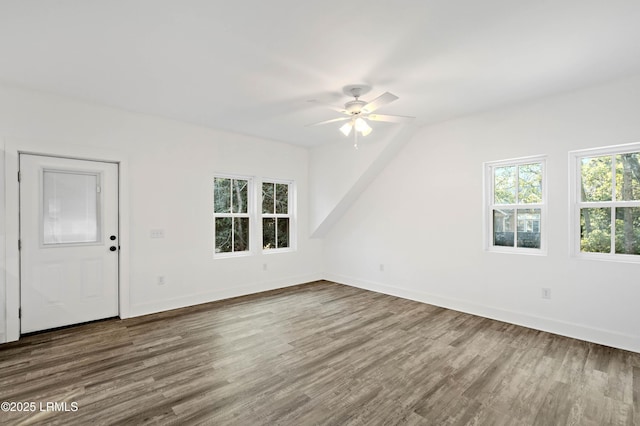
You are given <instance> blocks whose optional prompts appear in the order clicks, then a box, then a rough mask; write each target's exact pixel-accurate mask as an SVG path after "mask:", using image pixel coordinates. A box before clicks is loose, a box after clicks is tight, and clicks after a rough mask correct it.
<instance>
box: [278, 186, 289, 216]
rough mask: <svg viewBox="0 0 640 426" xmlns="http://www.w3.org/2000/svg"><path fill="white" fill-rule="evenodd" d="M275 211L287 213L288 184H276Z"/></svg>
mask: <svg viewBox="0 0 640 426" xmlns="http://www.w3.org/2000/svg"><path fill="white" fill-rule="evenodd" d="M276 213H279V214H287V213H289V185H287V184H284V183H278V184H276Z"/></svg>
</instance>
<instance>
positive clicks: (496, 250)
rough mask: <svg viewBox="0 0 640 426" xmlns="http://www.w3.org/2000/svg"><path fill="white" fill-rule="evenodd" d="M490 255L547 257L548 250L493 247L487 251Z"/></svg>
mask: <svg viewBox="0 0 640 426" xmlns="http://www.w3.org/2000/svg"><path fill="white" fill-rule="evenodd" d="M485 251H487V252H489V253H502V254H524V255H526V256H546V255H547V250H545V249H534V248H511V247H496V246H491V247H488V248H486V249H485Z"/></svg>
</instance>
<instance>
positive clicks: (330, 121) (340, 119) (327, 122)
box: [305, 117, 351, 127]
mask: <svg viewBox="0 0 640 426" xmlns="http://www.w3.org/2000/svg"><path fill="white" fill-rule="evenodd" d="M345 120H351V117H340V118H334V119H332V120H325V121H320V122H319V123H313V124H307V125H306V126H305V127H313V126H320V125H322V124H329V123H337V122H338V121H345Z"/></svg>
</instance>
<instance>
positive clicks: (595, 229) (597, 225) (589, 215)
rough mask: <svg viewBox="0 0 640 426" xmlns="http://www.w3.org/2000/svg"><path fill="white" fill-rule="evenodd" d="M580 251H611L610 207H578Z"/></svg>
mask: <svg viewBox="0 0 640 426" xmlns="http://www.w3.org/2000/svg"><path fill="white" fill-rule="evenodd" d="M580 251H583V252H590V253H610V252H611V209H610V208H586V209H580Z"/></svg>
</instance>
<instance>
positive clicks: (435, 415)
mask: <svg viewBox="0 0 640 426" xmlns="http://www.w3.org/2000/svg"><path fill="white" fill-rule="evenodd" d="M0 400H3V401H14V402H17V401H22V402H25V401H33V402H37V403H40V402H47V401H49V402H58V403H62V402H67V403H69V404H70V403H71V402H75V403H77V404H78V410H77V411H73V412H69V411H67V412H59V411H46V410H36V411H34V412H1V413H0V424H9V425H12V424H16V425H17V424H61V425H76V424H77V425H86V424H104V425H110V424H136V425H137V424H157V425H165V424H166V425H169V424H176V425H192V424H193V425H200V424H216V425H248V424H251V425H296V426H297V425H341V426H343V425H367V426H369V425H441V424H442V425H492V426H493V425H509V426H513V425H534V424H543V425H554V426H555V425H565V424H566V425H598V426H600V425H609V424H611V425H636V426H640V354H637V353H632V352H627V351H622V350H618V349H613V348H609V347H605V346H601V345H596V344H593V343H587V342H582V341H578V340H574V339H570V338H566V337H561V336H557V335H553V334H549V333H544V332H541V331H537V330H531V329H527V328H524V327H519V326H516V325H513V324H507V323H503V322H500V321H494V320H490V319H486V318H481V317H476V316H473V315H468V314H464V313H460V312H456V311H452V310H448V309H444V308H440V307H436V306H431V305H427V304H422V303H418V302H414V301H410V300H406V299H400V298H397V297H392V296H388V295H384V294H379V293H373V292H369V291H365V290H361V289H358V288H353V287H346V286H342V285H339V284H335V283H331V282H327V281H320V282H315V283H310V284H308V285H300V286H294V287H290V288H286V289H280V290H275V291H270V292H266V293H262V294H256V295H250V296H245V297H240V298H235V299H229V300H225V301H220V302H213V303H208V304H203V305H198V306H193V307H189V308H184V309H177V310H173V311H168V312H162V313H158V314H153V315H147V316H144V317H138V318H131V319H127V320H118V319H111V320H106V321H100V322H95V323H91V324H85V325H80V326H77V327H71V328H65V329H60V330H54V331H50V332H44V333H39V334H34V335H30V336H25V337H23V338H22V339H20V341H18V342H13V343H9V344H4V345H0Z"/></svg>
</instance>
